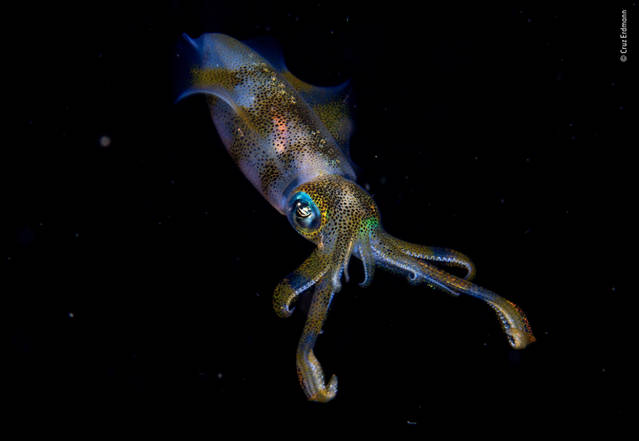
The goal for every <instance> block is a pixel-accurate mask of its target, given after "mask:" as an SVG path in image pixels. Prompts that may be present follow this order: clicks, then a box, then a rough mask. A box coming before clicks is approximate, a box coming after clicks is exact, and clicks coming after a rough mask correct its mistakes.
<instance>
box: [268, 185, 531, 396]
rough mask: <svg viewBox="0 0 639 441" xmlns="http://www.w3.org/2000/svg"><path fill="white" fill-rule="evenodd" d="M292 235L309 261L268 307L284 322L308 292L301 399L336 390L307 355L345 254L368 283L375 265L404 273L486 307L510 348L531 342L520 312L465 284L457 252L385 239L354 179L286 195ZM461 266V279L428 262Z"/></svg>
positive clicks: (466, 264)
mask: <svg viewBox="0 0 639 441" xmlns="http://www.w3.org/2000/svg"><path fill="white" fill-rule="evenodd" d="M286 215H287V217H288V220H289V222H290V223H291V225H292V226H293V228H295V230H296V231H297V232H298V233H300V234H301V235H302V236H304V237H305V238H306V239H308V240H310V241H312V242H313V243H315V244H316V245H317V248H316V249H315V250H314V251H313V253H312V254H311V256H310V257H309V258H308V259H307V260H306V261H304V263H302V265H301V266H300V267H299V268H298V269H297V270H296V271H294V272H293V273H291V274H289V275H288V276H287V277H286V278H285V279H284V280H283V281H282V282H281V283H280V284H279V285H278V286H277V287H276V289H275V295H274V297H273V299H274V308H275V311H276V312H277V314H278V315H279V316H281V317H288V316H289V315H290V314H291V313H292V312H293V309H294V306H293V305H294V303H295V301H296V299H297V298H298V296H299V295H300V294H301V293H302V292H304V291H306V290H307V289H309V288H311V287H314V293H313V298H312V301H311V306H310V310H309V312H308V317H307V321H306V324H305V326H304V331H303V333H302V337H301V338H300V341H299V344H298V348H297V357H296V363H297V372H298V376H299V379H300V383H301V385H302V388H303V389H304V392H305V393H306V395H307V397H308V398H309V399H310V400H312V401H320V402H325V401H329V400H331V399H332V398H333V397H334V396H335V394H336V393H337V377H336V376H332V377H331V378H330V380H329V381H328V383H326V381H325V377H324V374H323V371H322V367H321V366H320V364H319V362H318V360H317V358H316V357H315V355H314V354H313V347H314V346H315V343H316V340H317V337H318V335H319V334H320V332H321V329H322V325H323V323H324V320H325V318H326V314H327V311H328V308H329V306H330V304H331V300H332V298H333V296H334V294H335V293H336V292H338V291H339V290H340V287H341V279H342V276H344V277H345V279H346V281H348V270H347V267H348V263H349V260H350V258H351V256H352V255H355V256H356V257H358V258H359V259H360V260H361V261H362V263H363V266H364V281H363V282H362V283H360V285H362V286H366V285H368V284H369V283H370V282H371V280H372V277H373V273H374V270H375V267H376V266H379V267H382V268H385V269H388V270H391V271H394V272H398V273H401V274H404V275H406V276H407V277H408V279H409V280H410V281H411V282H412V283H424V284H427V285H429V286H432V287H435V288H438V289H441V290H443V291H445V292H447V293H450V294H453V295H459V294H468V295H470V296H473V297H477V298H480V299H482V300H484V301H485V302H487V303H488V304H489V305H490V306H491V307H492V308H493V309H494V310H495V311H496V313H497V316H498V318H499V320H500V322H501V326H502V328H503V330H504V332H505V333H506V335H507V337H508V340H509V342H510V345H511V346H512V347H513V348H515V349H523V348H524V347H526V346H527V345H528V344H529V343H532V342H533V341H535V337H534V336H533V334H532V331H531V328H530V325H529V324H528V321H527V319H526V316H525V315H524V313H523V311H522V310H521V309H520V308H519V307H518V306H517V305H515V304H514V303H512V302H510V301H508V300H506V299H504V298H502V297H500V296H498V295H497V294H495V293H493V292H491V291H489V290H487V289H484V288H481V287H479V286H477V285H475V284H473V283H471V282H470V279H472V278H473V276H474V274H475V267H474V265H473V263H472V262H471V261H470V259H468V258H467V257H466V256H465V255H463V254H462V253H459V252H457V251H454V250H450V249H446V248H436V247H427V246H421V245H416V244H412V243H409V242H405V241H402V240H399V239H396V238H394V237H393V236H391V235H389V234H387V233H386V232H385V231H384V230H383V228H382V225H381V221H380V214H379V210H378V208H377V205H376V204H375V202H374V201H373V198H372V197H371V196H370V195H369V194H368V193H367V192H366V191H365V190H364V189H362V188H361V187H360V186H359V185H357V184H356V183H355V182H353V181H350V180H348V179H344V178H343V177H340V176H336V175H325V176H321V177H319V178H317V179H315V180H313V181H310V182H306V183H304V184H302V185H300V186H298V187H297V188H295V189H293V190H292V191H291V195H290V197H289V198H288V203H287V213H286ZM433 262H438V263H440V264H444V265H450V266H456V267H460V268H462V269H465V271H466V275H465V277H464V278H461V277H457V276H455V275H452V274H450V273H447V272H445V271H443V270H441V269H440V268H438V267H436V266H435V265H433V264H432V263H433Z"/></svg>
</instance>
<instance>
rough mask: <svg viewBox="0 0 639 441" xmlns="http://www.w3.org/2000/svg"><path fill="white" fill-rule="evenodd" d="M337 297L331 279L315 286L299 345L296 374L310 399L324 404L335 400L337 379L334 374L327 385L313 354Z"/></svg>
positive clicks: (325, 279) (323, 280)
mask: <svg viewBox="0 0 639 441" xmlns="http://www.w3.org/2000/svg"><path fill="white" fill-rule="evenodd" d="M334 294H335V290H334V288H333V286H332V283H331V281H330V279H329V278H324V279H322V281H321V282H320V283H319V284H318V285H317V286H316V288H315V292H314V293H313V300H312V301H311V307H310V310H309V312H308V316H307V319H306V323H305V325H304V331H303V332H302V336H301V337H300V341H299V344H298V346H297V360H296V365H297V375H298V377H299V380H300V384H301V385H302V389H303V390H304V393H305V394H306V396H307V397H308V399H309V400H311V401H319V402H322V403H324V402H327V401H330V400H332V399H333V398H334V397H335V394H337V377H336V376H335V375H332V376H331V378H330V380H329V382H328V384H326V383H325V381H324V371H323V370H322V366H321V365H320V363H319V361H317V358H316V357H315V354H314V353H313V348H314V347H315V343H316V341H317V336H318V335H319V334H320V332H321V330H322V325H323V324H324V320H325V319H326V314H327V312H328V308H329V306H330V304H331V300H332V299H333V295H334Z"/></svg>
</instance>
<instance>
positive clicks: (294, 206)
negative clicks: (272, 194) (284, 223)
mask: <svg viewBox="0 0 639 441" xmlns="http://www.w3.org/2000/svg"><path fill="white" fill-rule="evenodd" d="M288 220H289V222H291V224H292V225H293V227H295V228H299V229H301V230H304V231H313V230H315V229H317V228H318V227H319V226H320V222H321V220H322V216H321V214H320V211H319V208H317V205H315V202H313V199H311V197H310V196H309V195H308V194H306V193H304V192H303V191H300V192H299V193H297V194H295V195H294V196H293V197H292V198H291V201H290V202H289V206H288Z"/></svg>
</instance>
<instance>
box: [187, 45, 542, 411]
mask: <svg viewBox="0 0 639 441" xmlns="http://www.w3.org/2000/svg"><path fill="white" fill-rule="evenodd" d="M176 61H177V64H178V73H177V74H176V77H177V84H178V94H179V96H178V99H177V100H178V101H179V100H181V99H183V98H185V97H187V96H191V95H193V94H203V95H204V96H205V97H206V100H207V102H208V106H209V109H210V113H211V116H212V119H213V123H214V125H215V127H216V129H217V131H218V133H219V136H220V138H221V140H222V142H223V144H224V146H225V147H226V149H227V151H228V153H229V154H230V155H231V157H232V158H233V159H234V161H235V162H236V164H237V165H238V166H239V168H240V169H241V171H242V172H243V173H244V175H245V176H246V178H247V179H248V180H249V181H250V182H251V183H252V184H253V186H254V187H255V188H256V189H257V190H258V191H259V192H260V193H261V194H262V196H263V197H264V198H265V199H266V200H267V201H268V202H269V203H270V204H271V205H272V206H273V207H274V208H275V209H276V210H277V211H278V212H279V213H281V214H282V215H284V216H286V217H287V219H288V221H289V223H290V224H291V226H292V227H293V228H294V229H295V230H296V231H297V232H298V233H299V234H300V235H301V236H303V237H304V238H306V239H308V240H309V241H311V242H312V243H314V244H315V245H316V248H315V249H314V251H313V252H312V254H311V255H310V256H309V257H308V258H307V259H306V260H305V261H304V262H303V263H302V264H301V265H300V266H299V268H297V269H295V270H294V271H293V272H291V273H290V274H289V275H287V276H286V277H285V278H284V279H283V280H282V281H281V282H280V283H279V284H278V285H277V287H276V288H275V292H274V295H273V307H274V309H275V312H276V314H277V315H278V316H280V317H288V316H290V315H291V314H292V313H293V311H294V309H295V303H296V301H297V299H298V298H299V296H300V295H301V294H302V293H303V292H305V291H308V290H311V289H312V290H313V293H312V300H311V304H310V308H309V311H308V315H307V318H306V322H305V325H304V329H303V331H302V335H301V337H300V339H299V343H298V346H297V354H296V366H297V374H298V377H299V381H300V384H301V386H302V389H303V391H304V393H305V394H306V397H307V398H308V399H309V400H311V401H317V402H327V401H330V400H332V399H333V398H334V397H335V395H336V393H337V377H336V376H335V375H332V376H331V377H330V379H328V381H326V377H325V376H324V372H323V370H322V367H321V365H320V363H319V361H318V360H317V358H316V357H315V355H314V352H313V349H314V347H315V344H316V342H317V337H318V336H319V334H320V333H321V331H322V326H323V323H324V321H325V319H326V316H327V312H328V310H329V307H330V305H331V301H332V299H333V297H334V295H335V294H336V293H337V292H339V291H340V288H341V286H342V279H344V280H345V281H348V279H349V278H348V271H347V267H348V263H349V260H350V258H351V256H355V257H356V258H358V259H359V260H361V262H362V265H363V267H364V280H363V282H361V283H360V285H361V286H367V285H369V284H370V283H371V281H372V279H373V274H374V271H375V268H376V267H381V268H384V269H386V270H391V271H393V272H396V273H399V274H401V275H403V276H406V277H407V278H408V279H409V281H410V282H412V283H417V284H425V285H428V286H430V287H433V288H435V289H439V290H441V291H444V292H446V293H449V294H452V295H454V296H459V295H460V294H465V295H469V296H472V297H475V298H478V299H481V300H483V301H484V302H486V303H487V304H488V305H489V306H490V307H491V308H492V309H493V310H494V311H495V312H496V314H497V317H498V319H499V322H500V324H501V327H502V329H503V331H504V333H505V334H506V336H507V339H508V342H509V343H510V346H512V347H513V348H514V349H523V348H525V347H526V346H527V345H529V344H530V343H532V342H534V341H535V337H534V336H533V333H532V330H531V327H530V324H529V323H528V320H527V318H526V316H525V314H524V312H523V311H522V310H521V309H520V308H519V307H518V306H517V305H516V304H515V303H513V302H511V301H509V300H506V299H504V298H502V297H500V296H499V295H497V294H495V293H494V292H492V291H489V290H488V289H485V288H482V287H480V286H478V285H476V284H473V283H472V282H471V280H472V279H473V277H474V275H475V265H474V264H473V262H472V261H471V260H470V259H469V258H468V257H467V256H465V255H464V254H462V253H460V252H458V251H454V250H451V249H447V248H439V247H430V246H423V245H418V244H413V243H410V242H406V241H403V240H400V239H397V238H395V237H393V236H391V235H390V234H388V233H387V232H386V231H384V229H383V228H382V223H381V220H380V212H379V209H378V207H377V205H376V203H375V201H374V200H373V198H372V197H371V196H370V195H369V194H368V193H367V192H366V191H365V190H364V189H363V188H362V187H361V186H359V185H358V184H357V183H356V174H355V169H354V165H353V163H352V162H351V160H350V156H349V153H348V148H349V138H350V134H351V132H352V128H353V124H352V121H351V117H350V114H349V106H348V99H347V98H348V88H347V87H346V86H345V85H342V86H336V87H315V86H312V85H310V84H308V83H305V82H304V81H302V80H300V79H298V78H297V77H295V76H294V75H293V74H292V73H291V72H290V71H289V70H288V69H287V68H286V65H285V64H284V62H283V57H282V53H281V51H280V50H278V49H277V48H276V47H275V46H274V45H273V44H270V43H264V42H260V41H253V42H240V41H238V40H236V39H234V38H232V37H229V36H227V35H223V34H216V33H211V34H203V35H202V36H200V37H199V38H195V39H194V38H191V37H189V36H188V35H186V34H183V36H182V39H181V40H180V42H179V43H178V46H177V50H176ZM442 266H444V267H446V266H449V267H453V268H454V267H456V268H457V269H458V270H459V271H460V272H465V276H463V277H458V276H456V275H454V274H452V273H450V272H446V271H444V270H442V269H441V267H442Z"/></svg>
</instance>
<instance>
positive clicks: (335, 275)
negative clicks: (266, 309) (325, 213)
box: [273, 231, 354, 402]
mask: <svg viewBox="0 0 639 441" xmlns="http://www.w3.org/2000/svg"><path fill="white" fill-rule="evenodd" d="M353 247H354V240H353V238H350V239H349V238H348V235H347V234H345V232H344V231H339V232H337V234H336V235H335V236H334V237H331V240H330V241H328V242H323V243H321V244H319V245H318V248H317V249H316V250H315V251H314V252H313V253H312V254H311V256H310V257H309V258H308V259H306V261H304V263H302V265H301V266H300V267H299V268H298V269H297V270H295V271H294V272H292V273H291V274H289V275H288V276H287V277H286V278H285V279H284V280H283V281H282V282H280V284H279V285H278V286H277V288H276V289H275V295H274V297H273V305H274V308H275V311H276V312H277V313H278V315H280V316H283V317H287V316H288V315H290V314H291V313H292V311H293V309H292V308H291V305H292V303H293V302H294V301H295V299H296V298H297V297H298V296H299V294H301V293H302V292H303V291H305V290H307V289H308V288H310V287H312V286H313V285H314V292H313V298H312V300H311V306H310V309H309V311H308V315H307V318H306V323H305V325H304V330H303V332H302V335H301V337H300V340H299V344H298V347H297V357H296V365H297V374H298V376H299V379H300V383H301V385H302V389H303V390H304V393H305V394H306V396H307V397H308V399H309V400H311V401H319V402H326V401H330V400H331V399H333V397H335V394H336V393H337V377H336V376H334V375H333V376H332V377H331V378H330V380H329V382H328V384H327V383H325V380H324V372H323V370H322V366H321V365H320V363H319V361H318V360H317V358H316V357H315V354H314V353H313V348H314V347H315V343H316V341H317V337H318V335H319V334H320V332H321V331H322V326H323V324H324V321H325V319H326V315H327V313H328V309H329V306H330V303H331V300H332V298H333V295H334V294H335V293H337V292H339V291H340V289H341V278H342V275H346V274H345V268H346V267H347V266H348V262H349V260H350V256H351V253H352V252H353Z"/></svg>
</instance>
